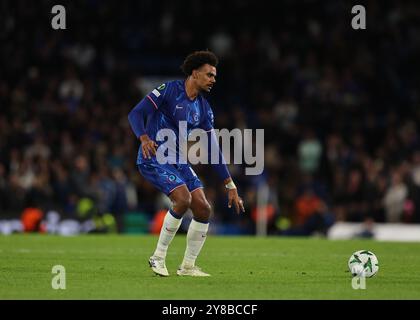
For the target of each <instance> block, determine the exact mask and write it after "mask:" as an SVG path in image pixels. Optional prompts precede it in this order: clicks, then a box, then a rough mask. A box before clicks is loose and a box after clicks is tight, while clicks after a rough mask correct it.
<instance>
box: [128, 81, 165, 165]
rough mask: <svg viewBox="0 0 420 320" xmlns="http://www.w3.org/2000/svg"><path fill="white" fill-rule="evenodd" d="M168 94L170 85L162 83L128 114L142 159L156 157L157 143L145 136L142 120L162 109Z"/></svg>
mask: <svg viewBox="0 0 420 320" xmlns="http://www.w3.org/2000/svg"><path fill="white" fill-rule="evenodd" d="M170 94H171V89H170V85H169V84H166V83H163V84H161V85H160V86H159V87H157V88H156V89H154V90H152V92H150V94H148V95H147V96H146V97H144V98H143V100H141V101H140V102H139V103H138V104H137V105H136V106H135V107H134V108H133V109H132V110H131V111H130V113H129V114H128V121H129V122H130V126H131V129H132V130H133V132H134V134H135V135H136V137H137V139H139V140H140V142H141V149H142V152H143V157H144V158H149V159H150V158H151V157H152V156H154V155H156V148H157V147H158V145H157V143H156V142H155V141H153V140H152V139H150V137H149V136H148V135H147V133H146V129H145V128H144V119H145V118H147V117H148V116H150V115H151V114H152V113H153V112H156V110H158V109H160V108H164V107H165V99H166V96H167V95H170Z"/></svg>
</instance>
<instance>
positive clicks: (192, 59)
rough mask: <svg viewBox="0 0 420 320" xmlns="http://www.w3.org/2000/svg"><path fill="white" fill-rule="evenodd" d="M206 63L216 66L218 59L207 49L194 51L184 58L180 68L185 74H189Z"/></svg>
mask: <svg viewBox="0 0 420 320" xmlns="http://www.w3.org/2000/svg"><path fill="white" fill-rule="evenodd" d="M206 63H207V64H209V65H211V66H213V67H217V65H218V63H219V59H218V58H217V56H216V55H215V54H214V53H213V52H211V51H209V50H205V51H195V52H193V53H191V54H189V55H188V56H187V57H186V58H185V60H184V63H183V64H182V66H181V70H182V72H183V73H184V74H185V75H186V76H190V75H191V74H192V72H193V70H196V69H198V68H200V67H201V66H202V65H205V64H206Z"/></svg>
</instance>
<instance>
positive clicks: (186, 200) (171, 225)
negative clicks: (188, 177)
mask: <svg viewBox="0 0 420 320" xmlns="http://www.w3.org/2000/svg"><path fill="white" fill-rule="evenodd" d="M169 198H170V199H171V201H172V204H173V206H172V209H170V210H168V212H167V213H166V216H165V218H164V220H163V225H162V229H161V230H160V235H159V240H158V243H157V246H156V250H155V252H154V254H153V256H154V257H159V258H162V259H165V258H166V253H167V251H168V247H169V245H170V243H171V242H172V239H173V238H174V237H175V234H176V232H177V231H178V229H179V227H180V226H181V222H182V217H183V215H184V213H185V212H186V211H187V210H188V208H189V207H190V205H191V195H190V192H189V191H188V189H187V187H186V185H181V186H179V187H177V188H175V189H174V190H173V191H171V193H170V194H169Z"/></svg>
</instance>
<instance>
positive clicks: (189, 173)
mask: <svg viewBox="0 0 420 320" xmlns="http://www.w3.org/2000/svg"><path fill="white" fill-rule="evenodd" d="M137 168H138V169H139V171H140V173H141V175H142V176H143V177H144V178H145V179H146V180H147V181H149V182H150V183H151V184H153V185H154V186H155V187H156V188H158V189H159V190H160V191H161V192H163V193H165V194H166V195H167V196H169V194H170V193H171V192H172V191H173V190H175V189H176V188H178V187H180V186H182V185H186V186H187V188H188V190H189V191H190V192H193V191H194V190H196V189H199V188H203V184H202V183H201V181H200V179H199V178H198V176H197V175H196V173H195V172H194V170H193V169H192V168H191V166H190V165H189V164H160V163H158V162H157V161H156V159H154V158H152V159H151V160H149V161H144V162H143V163H141V164H137Z"/></svg>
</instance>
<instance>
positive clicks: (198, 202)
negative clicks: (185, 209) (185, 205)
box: [177, 188, 211, 277]
mask: <svg viewBox="0 0 420 320" xmlns="http://www.w3.org/2000/svg"><path fill="white" fill-rule="evenodd" d="M190 208H191V210H192V212H193V219H192V221H191V224H190V226H189V228H188V233H187V248H186V250H185V254H184V260H183V261H182V264H181V266H180V268H179V269H178V271H177V274H178V275H181V276H200V277H205V276H209V274H207V273H205V272H203V271H201V270H200V268H198V267H197V266H196V265H195V261H196V259H197V257H198V255H199V254H200V251H201V249H202V248H203V245H204V242H205V241H206V238H207V231H208V228H209V218H210V214H211V207H210V204H209V203H208V201H207V199H206V196H205V195H204V192H203V189H202V188H197V189H195V190H193V191H192V192H191V206H190Z"/></svg>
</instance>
